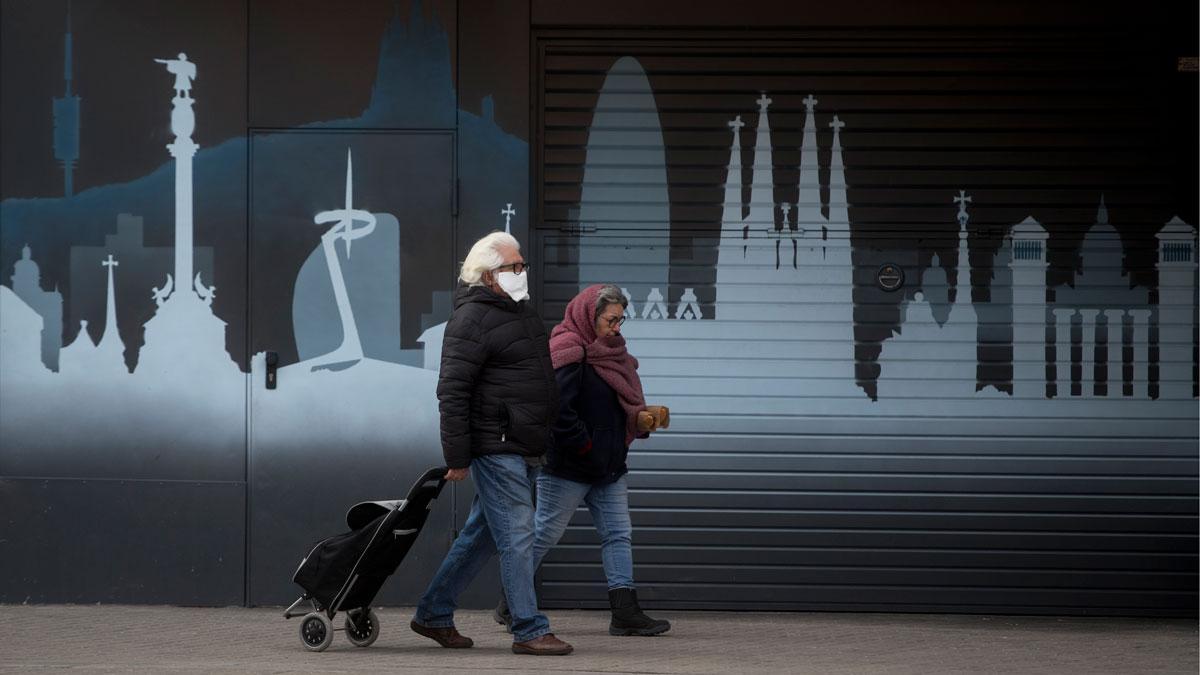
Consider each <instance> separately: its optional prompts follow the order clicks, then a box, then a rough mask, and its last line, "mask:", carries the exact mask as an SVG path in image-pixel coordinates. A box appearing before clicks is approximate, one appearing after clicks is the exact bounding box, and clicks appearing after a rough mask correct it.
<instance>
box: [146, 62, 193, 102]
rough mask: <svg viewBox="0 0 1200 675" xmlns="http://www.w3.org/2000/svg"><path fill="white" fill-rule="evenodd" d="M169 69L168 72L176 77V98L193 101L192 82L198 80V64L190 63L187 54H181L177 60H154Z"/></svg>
mask: <svg viewBox="0 0 1200 675" xmlns="http://www.w3.org/2000/svg"><path fill="white" fill-rule="evenodd" d="M154 62H155V63H161V64H163V65H165V66H166V67H167V72H168V73H171V74H172V75H174V76H175V98H182V99H187V100H191V98H192V94H191V91H192V80H194V79H196V64H194V63H192V62H191V61H188V57H187V54H184V53H183V52H179V58H176V59H154Z"/></svg>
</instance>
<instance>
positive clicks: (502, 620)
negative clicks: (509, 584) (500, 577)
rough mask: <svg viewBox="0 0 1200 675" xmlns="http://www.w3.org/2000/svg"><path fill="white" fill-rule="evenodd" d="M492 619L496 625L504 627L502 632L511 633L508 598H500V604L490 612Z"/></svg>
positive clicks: (510, 613) (510, 614)
mask: <svg viewBox="0 0 1200 675" xmlns="http://www.w3.org/2000/svg"><path fill="white" fill-rule="evenodd" d="M492 618H493V619H495V621H496V623H498V624H500V625H502V626H504V630H506V631H508V632H509V633H511V632H512V612H510V611H508V598H506V597H504V596H503V595H501V596H500V603H499V604H497V605H496V609H494V610H492Z"/></svg>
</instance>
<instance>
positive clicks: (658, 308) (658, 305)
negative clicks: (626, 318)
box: [642, 288, 667, 319]
mask: <svg viewBox="0 0 1200 675" xmlns="http://www.w3.org/2000/svg"><path fill="white" fill-rule="evenodd" d="M642 318H643V319H665V318H667V303H666V302H664V300H663V294H662V291H660V290H658V289H657V288H651V289H650V293H649V295H647V296H646V304H645V305H643V306H642Z"/></svg>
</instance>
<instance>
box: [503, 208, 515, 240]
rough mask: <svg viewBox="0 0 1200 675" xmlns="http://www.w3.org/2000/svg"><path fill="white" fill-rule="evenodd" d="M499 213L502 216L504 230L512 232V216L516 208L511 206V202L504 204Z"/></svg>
mask: <svg viewBox="0 0 1200 675" xmlns="http://www.w3.org/2000/svg"><path fill="white" fill-rule="evenodd" d="M500 215H502V216H504V231H505V232H506V233H510V234H511V233H512V217H513V216H515V215H517V211H516V209H514V208H513V207H512V202H509V203H508V204H505V205H504V208H503V209H500Z"/></svg>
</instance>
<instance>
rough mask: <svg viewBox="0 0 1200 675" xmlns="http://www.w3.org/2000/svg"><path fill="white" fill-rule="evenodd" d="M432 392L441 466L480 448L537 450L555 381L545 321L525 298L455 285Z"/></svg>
mask: <svg viewBox="0 0 1200 675" xmlns="http://www.w3.org/2000/svg"><path fill="white" fill-rule="evenodd" d="M437 396H438V401H439V406H438V407H439V410H440V411H441V417H442V453H443V454H444V455H445V458H446V466H448V467H450V468H452V469H454V468H462V467H465V466H468V465H470V463H471V459H472V458H473V457H479V456H481V455H496V454H515V455H525V456H527V457H538V456H541V455H543V454H545V452H546V449H547V447H548V446H549V444H550V443H551V439H550V425H551V424H552V423H553V422H554V418H555V417H556V416H557V415H558V385H557V384H556V383H555V381H554V366H552V365H551V363H550V341H549V337H548V336H547V335H546V327H545V325H543V324H542V320H541V318H540V317H539V316H538V315H537V312H535V311H534V309H533V307H532V306H531V305H530V304H529V301H524V302H520V303H517V302H513V300H512V299H511V298H509V297H508V296H501V295H497V294H496V293H494V292H492V290H491V289H489V288H486V287H483V286H473V287H462V288H459V290H458V294H457V295H456V296H455V298H454V312H453V313H452V314H451V315H450V321H449V322H448V323H447V324H446V335H445V338H444V339H443V341H442V370H441V375H440V377H439V379H438V387H437Z"/></svg>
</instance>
